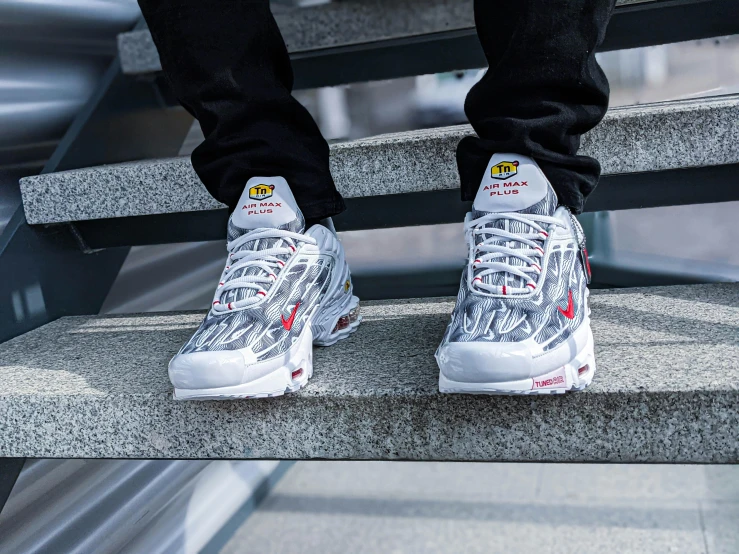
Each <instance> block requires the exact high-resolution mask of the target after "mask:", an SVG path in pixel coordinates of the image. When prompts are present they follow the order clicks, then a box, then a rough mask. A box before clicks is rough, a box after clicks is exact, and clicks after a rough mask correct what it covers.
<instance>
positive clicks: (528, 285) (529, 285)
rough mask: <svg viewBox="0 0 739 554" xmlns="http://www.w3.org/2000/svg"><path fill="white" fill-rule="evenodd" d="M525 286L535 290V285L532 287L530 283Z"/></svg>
mask: <svg viewBox="0 0 739 554" xmlns="http://www.w3.org/2000/svg"><path fill="white" fill-rule="evenodd" d="M526 286H527V287H531V288H532V289H535V288H536V285H534V284H532V283H527V284H526Z"/></svg>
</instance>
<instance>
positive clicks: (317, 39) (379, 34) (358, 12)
mask: <svg viewBox="0 0 739 554" xmlns="http://www.w3.org/2000/svg"><path fill="white" fill-rule="evenodd" d="M645 1H646V2H649V1H650V0H617V6H625V5H629V4H638V3H644V2H645ZM651 1H653V0H651ZM472 3H473V0H373V1H371V2H366V1H353V2H338V3H328V4H320V5H314V6H309V7H303V8H294V9H281V10H279V11H275V19H276V21H277V24H278V26H279V27H280V30H281V31H282V35H283V38H284V39H285V44H286V45H287V48H288V51H289V52H290V53H291V54H300V53H306V52H311V51H315V50H324V49H333V48H341V47H353V46H357V45H361V44H367V43H377V42H380V41H388V40H398V39H406V38H410V37H418V36H422V35H433V34H435V33H445V32H455V31H456V32H463V31H470V32H473V31H474V27H475V21H474V14H473V9H472ZM118 51H119V53H120V58H121V68H122V70H123V72H124V73H126V74H129V75H141V74H147V73H154V72H157V71H161V69H162V67H161V64H160V62H159V54H158V53H157V50H156V46H155V45H154V42H153V41H152V39H151V33H150V32H149V30H148V29H143V30H137V31H132V32H129V33H123V34H121V35H119V37H118Z"/></svg>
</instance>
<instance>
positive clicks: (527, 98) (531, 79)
mask: <svg viewBox="0 0 739 554" xmlns="http://www.w3.org/2000/svg"><path fill="white" fill-rule="evenodd" d="M613 5H614V0H520V1H517V2H503V1H491V0H475V22H476V25H477V33H478V37H479V39H480V43H481V44H482V47H483V50H484V51H485V55H486V57H487V60H488V63H489V69H488V71H487V73H486V74H485V76H484V77H483V78H482V80H481V81H480V82H479V83H477V84H476V85H475V86H474V87H473V88H472V90H471V91H470V93H469V95H468V96H467V101H466V103H465V112H466V114H467V117H468V118H469V121H470V123H471V124H472V127H473V128H474V129H475V132H476V133H477V135H478V137H479V138H478V137H467V138H465V139H463V140H462V141H461V142H460V144H459V147H458V150H457V161H458V166H459V173H460V177H461V182H462V196H463V199H464V200H473V199H474V197H475V194H476V193H477V188H478V187H479V185H480V182H481V179H482V176H483V173H484V172H485V170H486V168H487V166H488V161H489V160H490V156H491V155H492V154H493V153H495V152H516V153H518V154H522V155H527V156H531V157H532V158H534V159H535V160H536V162H537V163H538V164H539V166H540V167H541V169H542V170H543V171H544V173H545V174H546V176H547V177H548V179H549V181H550V182H551V184H552V187H553V188H554V190H555V192H556V193H557V196H558V198H559V202H560V204H562V205H564V206H567V207H569V208H570V209H571V210H572V211H573V212H574V213H580V212H581V211H582V208H583V203H584V200H585V198H586V197H587V195H588V194H589V193H590V192H591V191H592V190H593V188H594V187H595V185H596V183H597V181H598V178H599V176H600V165H599V164H598V162H597V160H594V159H593V158H589V157H586V156H578V155H577V150H578V148H579V146H580V136H581V135H582V134H583V133H585V132H587V131H588V130H590V129H592V128H593V127H594V126H595V125H597V124H598V122H600V120H601V119H602V118H603V116H604V115H605V113H606V109H607V108H608V94H609V88H608V81H607V79H606V77H605V75H604V74H603V71H602V70H601V68H600V66H599V65H598V62H597V61H596V59H595V50H596V48H597V47H598V46H599V45H600V43H601V42H602V41H603V37H604V35H605V30H606V25H607V24H608V21H609V19H610V16H611V13H612V10H613Z"/></svg>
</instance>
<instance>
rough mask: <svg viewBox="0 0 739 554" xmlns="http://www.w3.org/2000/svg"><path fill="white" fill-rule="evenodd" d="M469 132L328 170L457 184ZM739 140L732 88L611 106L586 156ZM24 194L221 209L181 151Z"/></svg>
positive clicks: (122, 213)
mask: <svg viewBox="0 0 739 554" xmlns="http://www.w3.org/2000/svg"><path fill="white" fill-rule="evenodd" d="M472 133H473V131H472V129H471V127H469V126H467V125H461V126H456V127H443V128H438V129H431V130H422V131H411V132H405V133H395V134H390V135H381V136H376V137H371V138H367V139H362V140H357V141H351V142H346V143H338V144H334V145H332V147H331V172H332V174H333V176H334V180H335V181H336V185H337V187H338V189H339V191H340V192H341V193H342V195H344V197H346V198H353V197H361V196H379V195H386V194H399V193H409V192H422V191H432V190H443V189H454V188H458V187H459V176H458V174H457V168H456V160H455V151H456V147H457V143H458V142H459V140H460V139H461V138H462V137H464V136H466V135H469V134H472ZM737 144H739V95H731V96H723V97H716V98H707V99H699V100H686V101H679V102H665V103H659V104H649V105H643V106H629V107H625V108H616V109H613V110H611V111H609V112H608V114H607V115H606V117H605V119H604V120H603V122H602V123H601V124H600V125H599V126H598V127H596V128H595V129H594V130H593V131H591V132H590V133H588V134H587V135H585V136H584V137H583V140H582V147H581V150H580V153H581V154H584V155H589V156H593V157H595V158H596V159H598V160H600V162H601V165H602V168H603V173H604V174H610V175H613V174H623V173H639V172H648V171H661V170H668V169H679V168H689V167H708V166H718V165H724V164H735V163H739V148H737V147H736V145H737ZM21 193H22V195H23V205H24V208H25V212H26V218H27V220H28V222H29V223H31V224H38V223H59V222H65V221H84V220H89V219H102V218H114V217H128V216H138V215H151V214H162V213H175V212H187V211H197V210H210V209H217V208H220V207H222V205H221V204H220V203H218V202H217V201H215V200H214V199H213V198H212V197H211V196H210V195H209V194H208V192H207V191H206V190H205V187H204V186H203V185H202V183H201V182H200V180H199V179H198V177H197V175H196V174H195V171H194V170H193V169H192V166H191V165H190V160H189V158H185V157H182V158H170V159H161V160H146V161H142V162H129V163H125V164H115V165H104V166H99V167H92V168H87V169H79V170H72V171H63V172H59V173H50V174H46V175H38V176H33V177H26V178H24V179H21ZM699 193H700V186H697V187H696V195H698V194H699Z"/></svg>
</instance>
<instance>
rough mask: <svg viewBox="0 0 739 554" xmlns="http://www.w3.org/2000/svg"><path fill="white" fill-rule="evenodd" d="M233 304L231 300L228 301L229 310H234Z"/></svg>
mask: <svg viewBox="0 0 739 554" xmlns="http://www.w3.org/2000/svg"><path fill="white" fill-rule="evenodd" d="M231 304H233V302H229V303H228V306H227V307H228V309H229V310H233V308H232V307H231Z"/></svg>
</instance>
